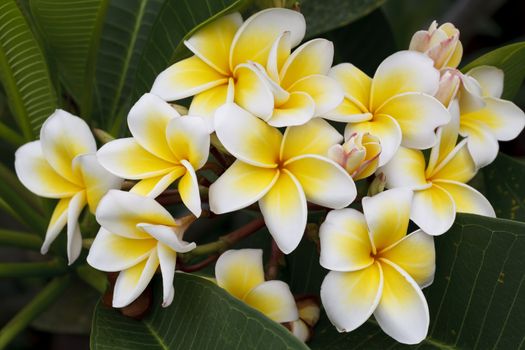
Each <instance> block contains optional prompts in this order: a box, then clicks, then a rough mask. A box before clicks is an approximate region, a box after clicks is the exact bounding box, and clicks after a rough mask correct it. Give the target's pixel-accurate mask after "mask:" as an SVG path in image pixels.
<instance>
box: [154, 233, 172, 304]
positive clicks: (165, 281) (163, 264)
mask: <svg viewBox="0 0 525 350" xmlns="http://www.w3.org/2000/svg"><path fill="white" fill-rule="evenodd" d="M157 253H158V255H159V263H160V272H161V273H162V293H163V299H162V307H168V306H170V304H171V302H172V301H173V296H174V293H175V291H174V288H173V278H174V277H175V264H176V262H177V253H175V251H173V250H171V249H170V248H169V247H167V246H165V245H164V244H162V243H160V242H159V244H158V245H157Z"/></svg>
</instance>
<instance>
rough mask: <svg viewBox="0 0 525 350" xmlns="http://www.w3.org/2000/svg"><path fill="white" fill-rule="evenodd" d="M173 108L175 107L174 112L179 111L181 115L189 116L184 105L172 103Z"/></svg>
mask: <svg viewBox="0 0 525 350" xmlns="http://www.w3.org/2000/svg"><path fill="white" fill-rule="evenodd" d="M170 105H171V107H173V109H174V110H176V111H177V113H179V114H180V115H188V108H187V107H185V106H182V105H178V104H175V103H170Z"/></svg>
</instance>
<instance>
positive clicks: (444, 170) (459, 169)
mask: <svg viewBox="0 0 525 350" xmlns="http://www.w3.org/2000/svg"><path fill="white" fill-rule="evenodd" d="M467 141H468V140H465V139H464V140H463V141H461V142H460V143H459V144H458V145H457V146H456V148H454V149H453V150H452V152H450V153H449V154H448V156H447V157H446V158H445V159H444V160H443V162H441V163H440V164H439V165H438V166H436V168H435V169H434V171H433V172H432V174H431V176H430V180H438V179H439V180H453V181H458V182H463V183H466V182H468V181H470V179H472V178H473V177H474V175H476V171H477V167H476V164H475V163H474V160H473V159H472V156H471V155H470V153H469V151H468V148H467V144H466V142H467Z"/></svg>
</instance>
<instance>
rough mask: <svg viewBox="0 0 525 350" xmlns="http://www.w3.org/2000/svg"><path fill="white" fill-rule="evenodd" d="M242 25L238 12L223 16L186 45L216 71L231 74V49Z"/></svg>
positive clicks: (198, 32)
mask: <svg viewBox="0 0 525 350" xmlns="http://www.w3.org/2000/svg"><path fill="white" fill-rule="evenodd" d="M241 25H242V17H241V14H240V13H238V12H235V13H231V14H229V15H226V16H222V17H220V18H218V19H216V20H215V21H213V22H212V23H209V24H207V25H206V26H204V27H203V28H201V29H199V30H198V31H197V32H196V33H195V34H193V35H192V36H191V37H190V38H189V39H188V40H186V41H185V42H184V45H186V47H187V48H188V49H190V50H191V51H192V52H193V53H194V54H195V55H197V56H198V57H199V58H200V59H201V60H203V61H204V62H206V63H207V64H208V65H209V66H210V67H213V69H215V70H216V71H218V72H220V73H222V74H224V75H228V74H229V72H230V63H229V57H230V48H231V44H232V41H233V37H234V36H235V33H236V32H237V30H238V29H239V27H240V26H241Z"/></svg>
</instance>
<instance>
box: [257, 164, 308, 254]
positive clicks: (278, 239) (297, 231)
mask: <svg viewBox="0 0 525 350" xmlns="http://www.w3.org/2000/svg"><path fill="white" fill-rule="evenodd" d="M259 207H260V208H261V212H262V214H263V216H264V222H265V223H266V226H267V227H268V231H270V234H271V235H272V237H273V239H274V240H275V243H277V245H278V246H279V249H280V250H281V251H282V252H284V253H285V254H289V253H291V252H292V251H293V250H294V249H295V248H296V247H297V246H298V245H299V242H300V241H301V238H302V237H303V233H304V230H305V228H306V220H307V216H308V208H307V206H306V197H305V193H304V191H303V189H302V187H301V184H300V183H299V181H298V180H297V179H296V178H295V176H294V175H292V174H291V173H290V172H289V171H287V170H283V171H282V172H281V173H280V175H279V178H278V180H277V181H276V182H275V184H274V185H273V186H272V188H271V189H270V190H269V191H268V193H266V194H265V195H264V197H262V198H261V199H260V201H259Z"/></svg>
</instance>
